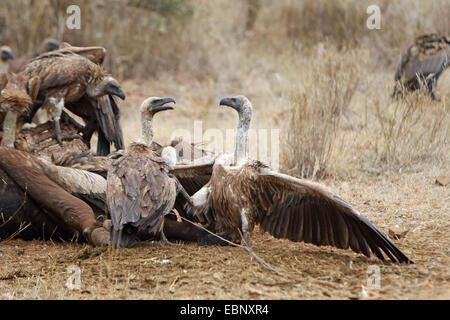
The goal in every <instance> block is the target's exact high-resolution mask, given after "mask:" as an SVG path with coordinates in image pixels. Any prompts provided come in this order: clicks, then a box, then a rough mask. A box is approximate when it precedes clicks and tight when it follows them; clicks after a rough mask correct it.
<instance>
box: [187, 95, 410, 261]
mask: <svg viewBox="0 0 450 320" xmlns="http://www.w3.org/2000/svg"><path fill="white" fill-rule="evenodd" d="M220 105H224V106H229V107H231V108H233V109H235V110H236V111H237V112H238V113H239V126H238V129H237V135H236V148H235V153H234V156H233V155H229V154H223V155H220V156H218V157H217V159H216V160H215V162H214V166H213V169H212V176H211V179H210V180H209V182H208V183H207V184H206V185H205V186H204V187H202V188H201V189H200V190H199V191H198V192H197V193H196V194H194V196H192V202H193V203H194V206H193V207H192V208H188V210H190V211H191V212H192V213H193V214H194V216H195V217H197V218H198V219H199V220H200V221H201V222H203V223H208V224H209V225H213V226H214V230H215V231H216V232H217V233H218V234H219V235H220V236H222V237H224V238H227V239H229V240H231V241H233V242H240V241H241V234H242V235H243V238H244V241H245V242H247V243H248V237H249V233H250V232H251V231H252V230H253V228H254V226H255V225H259V226H260V228H261V229H262V230H264V231H267V232H269V233H270V234H271V235H273V236H274V237H276V238H286V239H289V240H292V241H304V242H308V243H312V244H315V245H318V246H321V245H330V246H334V247H337V248H342V249H347V248H351V249H352V250H353V251H355V252H357V253H359V252H361V253H363V254H364V255H366V256H368V257H369V256H370V254H371V252H372V253H373V254H375V255H376V256H377V257H378V258H379V259H382V260H384V256H383V253H382V252H384V254H385V255H386V256H388V257H389V258H390V259H391V260H392V261H395V262H407V263H410V262H411V260H410V259H409V258H408V257H407V256H406V255H405V254H403V253H402V252H401V251H400V250H399V249H398V248H397V247H396V246H395V245H394V244H393V243H392V242H391V241H390V240H389V239H388V238H387V237H386V236H385V235H383V233H381V231H379V230H378V229H377V228H376V227H375V226H374V225H372V224H371V223H370V222H369V221H368V220H367V218H365V217H364V216H363V215H362V214H360V213H359V212H358V211H356V210H355V209H354V208H352V207H351V206H350V205H349V204H348V203H347V202H346V201H344V200H343V199H342V198H341V197H339V196H338V195H337V194H335V193H334V192H332V191H330V190H328V189H326V188H325V187H323V186H321V185H319V184H317V183H314V182H311V181H307V180H303V179H297V178H294V177H291V176H288V175H284V174H281V173H278V172H275V171H273V170H271V169H270V168H269V167H267V166H265V165H264V164H262V163H261V162H259V161H253V160H248V159H247V150H248V130H249V128H250V121H251V117H252V105H251V103H250V101H249V100H248V99H247V98H246V97H244V96H237V97H233V98H225V99H222V100H221V101H220ZM180 170H181V171H183V174H184V176H186V177H189V176H190V175H191V174H190V171H191V170H183V169H182V168H180ZM178 174H179V175H180V174H181V173H180V172H178ZM192 175H193V176H195V175H196V173H195V172H194V173H193V174H192Z"/></svg>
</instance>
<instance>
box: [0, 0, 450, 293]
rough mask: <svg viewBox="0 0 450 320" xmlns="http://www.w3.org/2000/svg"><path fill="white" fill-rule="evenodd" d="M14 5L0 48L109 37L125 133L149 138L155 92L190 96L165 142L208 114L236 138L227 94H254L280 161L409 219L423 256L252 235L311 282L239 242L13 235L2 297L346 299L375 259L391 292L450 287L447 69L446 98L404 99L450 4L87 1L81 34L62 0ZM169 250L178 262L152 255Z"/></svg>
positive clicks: (448, 29)
mask: <svg viewBox="0 0 450 320" xmlns="http://www.w3.org/2000/svg"><path fill="white" fill-rule="evenodd" d="M133 2H136V3H143V2H140V1H133ZM144 2H145V3H152V1H144ZM5 3H6V4H5V6H2V8H0V25H1V26H2V28H1V29H0V43H7V42H9V41H14V49H15V51H16V52H18V53H19V55H20V54H23V53H25V52H28V51H30V50H31V48H33V47H34V46H35V45H36V44H37V43H38V42H39V41H40V40H41V39H43V38H45V37H47V36H53V37H57V38H59V39H63V40H66V41H70V42H73V43H74V44H76V45H104V46H105V47H107V49H108V61H107V68H108V70H109V71H110V72H111V73H112V74H113V75H114V76H116V77H118V78H120V79H122V82H121V83H122V85H123V87H124V89H125V92H126V93H127V99H126V101H124V102H121V109H122V124H123V129H124V135H125V142H126V144H129V143H130V142H132V141H133V140H135V139H137V138H138V136H139V116H138V114H137V110H138V107H139V105H140V103H141V102H142V101H143V100H144V99H145V98H146V97H148V96H155V95H157V96H171V97H174V98H175V99H176V100H177V105H176V109H177V110H176V111H174V112H167V113H164V114H159V115H158V118H157V121H155V132H156V136H155V140H156V141H158V142H160V143H163V144H165V143H168V142H169V140H170V138H171V137H172V135H173V134H174V132H175V131H176V130H179V129H184V130H186V131H187V132H189V133H191V136H194V134H193V133H194V127H193V123H194V121H196V120H199V121H200V120H201V121H202V129H203V131H206V130H208V129H219V131H221V132H222V133H223V134H224V136H225V133H226V130H227V129H234V128H235V126H236V121H237V116H236V114H235V113H233V112H231V111H229V110H224V109H219V108H218V106H217V105H218V102H219V100H220V98H222V97H224V96H229V95H234V94H245V95H246V96H248V97H249V98H250V99H251V101H252V102H253V106H254V120H253V122H252V127H253V128H255V129H269V130H270V129H279V130H280V145H281V146H280V160H281V170H283V171H285V172H286V171H287V172H289V173H291V174H294V175H297V176H307V177H314V178H315V179H319V181H321V182H323V183H325V184H328V185H329V186H330V187H331V188H333V189H334V190H336V191H337V192H338V193H340V194H341V195H342V196H343V197H344V198H345V199H346V200H348V201H349V203H351V204H352V205H354V206H355V207H356V208H357V209H358V210H359V211H361V212H362V213H363V214H365V215H366V216H367V217H368V218H369V220H370V221H372V222H373V223H374V224H375V225H376V226H377V227H379V228H380V229H381V230H382V231H383V232H384V233H387V231H388V229H389V228H390V227H394V226H397V225H398V226H400V227H402V228H406V229H410V231H409V233H408V234H407V236H406V238H404V239H401V240H398V241H395V243H396V244H397V245H398V246H399V247H400V248H401V249H402V250H404V252H405V253H406V254H407V255H408V256H410V257H411V258H412V259H413V260H414V261H415V262H416V264H415V265H412V266H403V265H401V266H400V265H394V264H390V263H386V264H384V263H381V262H379V261H377V260H375V259H366V258H364V257H362V256H359V255H355V254H353V253H351V252H348V251H341V250H337V249H332V248H328V247H326V248H317V247H314V246H312V245H305V244H299V243H291V242H288V241H281V240H276V239H273V238H272V237H270V236H268V235H261V234H258V233H256V234H255V235H253V237H252V239H251V240H252V244H253V248H254V251H255V252H256V254H258V255H259V256H261V257H262V258H263V259H264V260H265V261H267V262H268V263H270V264H271V265H272V266H274V267H275V268H276V269H277V270H279V271H282V272H284V273H286V274H289V275H292V276H294V277H296V278H298V279H299V282H298V283H292V282H289V281H287V280H286V279H283V278H279V277H278V276H276V275H274V274H272V273H270V272H269V271H267V270H265V269H263V268H261V266H260V265H259V264H258V263H257V262H256V261H254V260H253V259H252V258H251V257H250V256H249V255H248V254H247V253H246V252H245V251H243V250H240V249H236V248H216V247H212V248H206V247H198V246H197V245H195V244H183V245H181V246H179V247H175V248H173V247H170V248H169V247H166V246H162V245H159V244H151V243H147V244H142V245H140V246H139V247H137V248H134V249H130V250H121V251H109V250H108V251H105V252H100V253H99V252H96V251H95V250H94V251H93V250H92V249H88V248H87V247H85V246H81V245H75V244H58V243H51V242H46V243H43V242H29V243H25V242H22V241H20V240H18V241H8V242H3V243H1V244H0V259H1V260H2V265H1V266H0V298H5V299H7V298H9V297H13V298H16V299H17V298H26V299H48V298H51V299H60V298H61V299H104V298H112V299H122V298H125V299H129V298H138V299H142V298H150V299H178V298H185V299H191V298H192V299H198V298H206V299H212V298H214V299H222V298H227V299H239V298H241V299H248V298H249V299H257V298H263V299H267V298H273V299H281V298H287V299H303V298H318V299H323V298H325V299H330V298H349V297H354V296H355V295H357V293H358V291H359V290H360V289H361V285H363V284H365V281H366V278H367V274H366V270H367V267H368V266H370V265H372V264H375V265H378V266H380V267H381V272H382V288H381V290H380V291H379V292H375V293H374V294H377V295H379V296H380V297H381V298H392V299H407V298H412V299H422V298H444V299H448V298H449V296H448V292H449V290H450V284H449V268H448V264H449V258H448V250H447V248H448V247H449V240H448V239H450V237H449V236H450V235H449V225H448V221H450V219H449V218H450V216H449V212H450V210H449V209H450V208H449V203H450V198H449V192H448V190H449V189H448V188H449V187H448V186H447V187H442V186H437V185H435V184H434V180H435V178H436V177H437V176H438V175H449V174H450V161H449V159H450V148H449V139H448V137H449V136H450V135H449V127H450V119H449V106H448V101H450V100H449V98H450V86H449V84H450V81H449V80H450V72H448V71H447V72H446V73H444V74H443V75H442V78H441V79H440V81H439V83H438V90H439V91H440V92H441V97H442V102H440V103H436V102H433V101H431V100H430V99H429V98H428V97H426V96H424V95H423V94H421V93H417V94H414V95H411V96H408V97H407V98H406V99H405V100H404V101H398V102H396V101H392V99H391V93H392V89H393V85H394V83H393V74H394V71H395V64H396V63H397V62H398V58H399V55H400V53H401V52H402V51H403V49H404V47H405V46H407V45H408V44H409V43H410V42H411V41H412V40H413V38H414V37H415V36H417V35H418V34H420V33H423V32H443V33H446V34H449V33H450V26H449V22H448V19H447V17H448V16H450V4H449V3H448V1H445V0H435V1H426V0H423V1H421V0H416V1H411V0H400V1H395V2H391V1H387V0H379V1H376V3H377V4H378V5H379V6H380V8H381V11H382V30H368V29H367V28H366V27H365V19H366V18H367V14H366V11H365V9H366V7H367V6H368V5H369V4H374V3H373V2H372V1H357V0H347V1H325V0H320V1H316V0H305V1H301V2H300V1H294V0H285V1H270V0H260V1H236V2H233V3H232V5H230V2H229V1H225V0H214V1H210V0H198V1H195V6H194V5H193V4H194V3H193V2H192V1H188V0H186V1H174V3H176V4H178V5H179V6H178V5H177V6H176V8H177V9H176V10H175V9H173V8H172V9H171V10H175V11H174V12H175V13H174V12H172V11H171V10H170V12H169V13H167V12H166V13H164V14H161V13H158V10H156V11H155V10H154V8H153V9H152V10H148V9H143V8H142V7H138V8H136V7H132V6H127V5H126V1H122V0H117V1H113V2H111V5H110V2H108V5H105V4H104V3H105V2H104V1H75V3H78V4H80V5H81V7H82V12H83V15H84V17H85V19H84V20H83V29H82V30H81V31H67V30H64V28H61V27H59V26H60V25H61V24H58V21H59V20H61V18H60V17H61V15H62V13H63V12H64V6H65V4H66V2H64V1H61V2H60V1H58V2H57V3H56V2H54V1H50V0H41V1H39V2H38V1H30V0H19V1H9V0H7V1H6V2H5ZM255 3H259V5H257V6H256V8H259V9H257V10H256V11H255V12H254V13H252V14H250V15H249V13H248V4H253V5H254V4H255ZM30 5H31V6H32V7H31V9H30V7H29V6H30ZM24 8H27V10H24ZM176 12H178V13H176ZM105 17H107V18H108V19H106V18H105ZM111 17H112V18H111ZM255 17H256V18H255ZM23 19H26V21H27V23H24V22H23V21H24V20H23ZM248 19H254V23H247V21H248ZM28 21H29V23H28ZM6 26H7V27H6ZM194 142H207V141H194ZM209 147H210V146H209V145H206V148H209ZM224 151H232V150H224ZM343 181H345V182H343ZM97 254H98V255H97ZM163 259H169V260H170V261H171V262H172V263H170V264H168V265H161V264H158V263H157V262H155V261H156V260H163ZM350 261H353V263H352V268H350ZM77 263H78V264H79V266H80V268H81V270H82V283H83V285H82V290H81V291H70V290H69V289H67V288H65V287H64V283H65V281H66V279H67V276H68V275H67V274H66V273H65V272H66V268H67V267H68V266H69V265H71V264H77ZM185 270H186V272H184V271H185Z"/></svg>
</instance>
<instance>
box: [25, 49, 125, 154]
mask: <svg viewBox="0 0 450 320" xmlns="http://www.w3.org/2000/svg"><path fill="white" fill-rule="evenodd" d="M75 54H77V55H81V56H83V57H85V58H87V59H89V60H90V61H92V62H93V63H95V64H97V65H99V66H101V65H102V64H103V61H104V60H105V55H106V49H105V48H103V47H74V46H71V45H70V44H68V43H63V44H62V46H61V49H59V50H56V51H53V52H49V53H47V54H44V55H42V56H40V57H38V58H36V59H39V58H41V57H50V56H70V55H75ZM41 104H42V103H39V102H35V103H34V104H33V106H32V107H31V111H30V113H29V114H28V115H27V118H26V119H25V120H26V121H27V122H31V120H32V118H33V116H34V114H35V113H36V111H37V110H38V109H39V108H40V107H41ZM65 107H66V108H67V109H68V110H70V111H71V112H73V113H74V114H76V115H77V116H79V117H81V118H83V120H84V121H85V123H86V124H85V126H84V127H83V128H82V129H81V130H80V131H81V133H82V136H83V138H84V139H85V141H86V143H87V144H88V145H90V140H91V137H92V134H93V133H94V132H97V133H98V140H97V155H100V156H106V155H108V154H109V153H110V145H111V144H112V143H113V144H114V146H115V148H116V150H121V149H124V147H125V145H124V141H123V135H122V128H121V125H120V110H119V107H118V105H117V102H116V101H115V99H114V97H113V96H112V95H105V96H102V97H99V98H96V99H92V98H90V97H89V96H87V95H85V96H84V97H82V98H81V99H80V100H78V101H76V102H74V103H69V104H66V105H65Z"/></svg>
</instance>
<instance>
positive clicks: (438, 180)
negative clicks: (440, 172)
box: [436, 176, 450, 187]
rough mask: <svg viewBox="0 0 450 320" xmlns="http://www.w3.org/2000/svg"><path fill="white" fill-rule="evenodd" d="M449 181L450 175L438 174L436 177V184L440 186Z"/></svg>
mask: <svg viewBox="0 0 450 320" xmlns="http://www.w3.org/2000/svg"><path fill="white" fill-rule="evenodd" d="M449 183H450V177H449V176H439V177H437V178H436V184H438V185H440V186H444V187H445V186H446V185H448V184H449Z"/></svg>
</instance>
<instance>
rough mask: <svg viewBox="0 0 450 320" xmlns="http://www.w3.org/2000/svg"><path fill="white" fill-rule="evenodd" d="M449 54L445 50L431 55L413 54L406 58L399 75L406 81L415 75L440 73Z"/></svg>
mask: <svg viewBox="0 0 450 320" xmlns="http://www.w3.org/2000/svg"><path fill="white" fill-rule="evenodd" d="M449 59H450V58H449V56H448V55H447V53H446V52H445V51H440V52H437V53H436V54H433V55H431V56H426V57H424V56H420V55H415V56H411V57H409V58H408V62H407V63H405V65H404V66H403V67H402V70H401V77H402V78H403V79H404V80H405V81H406V82H408V81H411V80H413V79H414V78H415V77H416V76H417V75H419V76H420V77H423V78H426V77H427V76H428V75H430V74H434V75H440V74H441V73H442V72H443V71H444V70H445V68H447V66H448V64H449Z"/></svg>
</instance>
